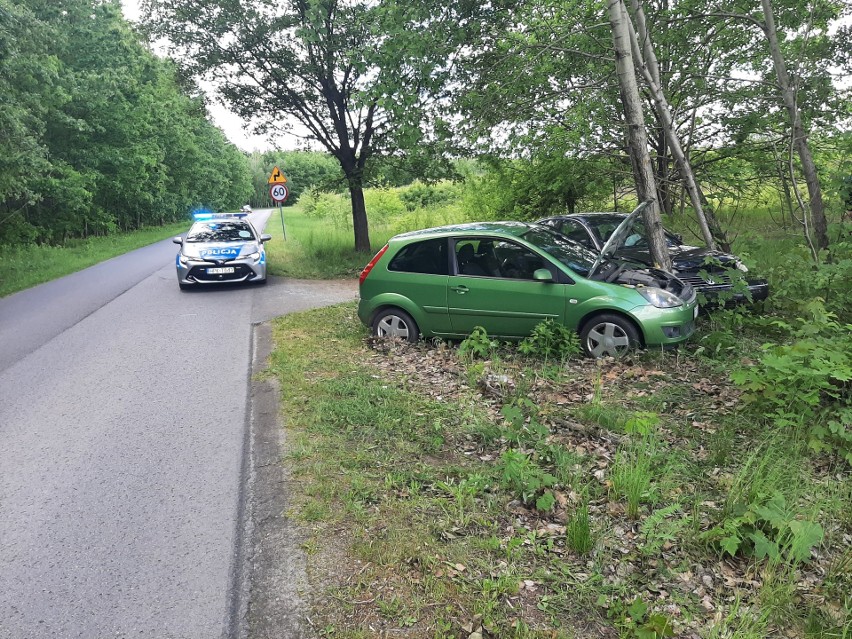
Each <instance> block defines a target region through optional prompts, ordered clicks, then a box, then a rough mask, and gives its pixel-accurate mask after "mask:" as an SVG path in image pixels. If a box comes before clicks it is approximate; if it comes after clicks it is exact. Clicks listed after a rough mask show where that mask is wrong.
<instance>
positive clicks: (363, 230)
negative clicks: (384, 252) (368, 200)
mask: <svg viewBox="0 0 852 639" xmlns="http://www.w3.org/2000/svg"><path fill="white" fill-rule="evenodd" d="M349 199H350V200H351V201H352V228H353V229H354V231H355V250H356V251H361V252H363V253H369V252H370V232H369V229H368V228H367V207H366V205H365V204H364V187H363V186H362V185H361V184H360V183H356V182H355V181H352V180H350V182H349Z"/></svg>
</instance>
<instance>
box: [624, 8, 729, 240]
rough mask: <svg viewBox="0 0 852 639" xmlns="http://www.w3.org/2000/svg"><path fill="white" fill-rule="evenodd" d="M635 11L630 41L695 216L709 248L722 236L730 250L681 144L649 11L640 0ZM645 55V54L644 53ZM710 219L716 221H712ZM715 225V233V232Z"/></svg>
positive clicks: (631, 24) (630, 24)
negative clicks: (665, 90) (650, 29)
mask: <svg viewBox="0 0 852 639" xmlns="http://www.w3.org/2000/svg"><path fill="white" fill-rule="evenodd" d="M631 5H632V7H633V12H634V14H635V15H636V23H637V25H638V28H639V29H638V30H639V34H638V35H637V33H636V30H635V29H634V28H633V23H632V22H631V23H629V24H628V33H629V35H630V44H631V47H632V49H633V53H634V56H635V58H636V60H635V62H637V68H638V69H639V71H640V72H641V73H642V76H643V77H644V78H645V82H646V83H647V84H648V88H649V89H650V90H651V96H652V97H653V99H654V103H655V104H656V107H657V113H658V114H659V116H660V124H661V125H662V127H663V132H664V134H665V139H666V141H667V142H668V145H669V147H670V148H671V152H672V157H673V158H674V160H675V162H676V163H677V167H678V170H679V171H680V174H681V179H683V185H684V188H685V189H686V192H687V193H688V194H689V200H690V202H691V204H692V208H693V210H694V211H695V217H696V218H697V219H698V226H699V227H700V229H701V235H702V237H703V238H704V242H705V243H706V244H707V248H709V249H711V250H715V249H716V237H718V238H719V240H720V241H721V243H722V244H723V245H724V248H725V249H726V250H729V246H728V242H727V239H726V238H725V235H724V232H723V231H722V228H721V226H720V225H719V224H718V222H717V221H716V219H715V217H714V216H713V215H712V212H711V211H710V209H709V208H708V209H707V210H706V211H705V207H704V204H705V202H706V198H705V197H704V194H703V193H701V189H700V188H699V187H698V183H697V182H696V181H695V175H694V174H693V172H692V165H691V164H690V163H689V160H687V158H686V155H685V154H684V152H683V147H682V146H681V144H680V139H679V138H678V136H677V133H676V131H675V128H674V118H673V117H672V112H671V107H670V106H669V103H668V100H667V99H666V96H665V94H664V93H663V87H662V81H661V79H660V67H659V64H658V63H657V55H656V54H655V53H654V46H653V44H652V43H651V36H650V34H649V33H648V27H647V25H646V22H645V12H644V10H643V9H642V5H641V3H640V0H631ZM639 37H641V40H642V45H643V48H642V50H640V48H639ZM643 54H644V55H643ZM709 220H712V221H710V222H709ZM711 226H712V227H713V232H711Z"/></svg>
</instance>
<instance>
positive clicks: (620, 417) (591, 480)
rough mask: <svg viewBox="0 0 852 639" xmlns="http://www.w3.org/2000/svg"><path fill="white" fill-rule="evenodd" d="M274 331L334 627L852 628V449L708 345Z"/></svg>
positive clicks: (682, 632) (314, 569)
mask: <svg viewBox="0 0 852 639" xmlns="http://www.w3.org/2000/svg"><path fill="white" fill-rule="evenodd" d="M274 335H275V340H276V350H275V352H274V354H273V358H272V364H271V369H270V370H271V371H272V373H273V374H275V375H277V376H278V377H279V379H280V381H281V386H282V389H283V411H284V415H285V416H286V423H287V428H288V429H289V430H290V436H289V437H288V441H289V445H288V450H287V451H286V460H285V463H287V464H289V465H291V466H292V468H293V472H294V476H295V478H297V479H299V480H300V482H301V485H302V490H301V492H300V494H299V495H297V496H296V504H297V505H296V506H295V507H294V509H293V512H291V513H290V514H291V516H293V517H294V518H296V519H297V520H299V521H301V523H302V525H303V526H304V527H305V530H306V531H307V532H306V538H307V542H306V543H305V548H306V550H307V551H308V555H309V562H310V565H309V575H310V578H311V579H312V581H313V583H314V585H315V586H316V589H315V599H314V601H313V613H312V617H311V620H312V623H313V624H314V627H315V629H316V631H317V634H319V635H320V636H326V637H352V638H355V637H373V636H403V637H466V638H468V637H476V636H477V633H478V636H481V637H521V638H526V637H549V638H554V637H556V638H562V637H564V638H567V637H628V638H640V637H667V636H685V637H705V636H713V637H773V636H779V637H780V636H784V637H813V638H817V637H824V638H828V637H848V636H850V632H852V614H850V611H849V610H850V603H852V598H850V595H849V592H852V590H850V585H852V561H850V557H852V555H850V553H849V550H848V548H849V547H850V540H852V520H850V516H849V509H848V504H849V503H851V502H850V499H852V480H851V479H850V476H849V473H848V468H846V467H844V466H842V465H839V466H838V465H834V464H833V463H831V461H830V460H828V459H827V458H821V457H813V456H812V455H809V454H808V453H807V452H806V451H805V448H804V445H803V443H802V442H801V441H800V439H798V438H797V437H796V434H795V433H783V432H779V431H772V432H767V431H766V430H765V429H764V428H763V427H761V426H758V425H755V424H752V423H750V422H749V421H748V420H747V419H745V417H744V415H745V413H743V412H741V411H740V394H739V391H738V390H737V389H735V388H733V387H732V386H731V385H730V384H729V383H728V382H727V377H726V375H725V374H724V373H723V372H719V371H715V370H714V369H713V367H712V366H710V365H709V364H708V363H707V362H705V361H704V360H702V359H701V358H698V357H694V356H689V354H688V353H683V352H676V353H663V354H659V353H657V354H653V353H646V354H644V355H636V356H633V357H632V358H630V359H628V360H624V361H619V362H591V361H587V360H582V361H577V362H574V361H564V362H554V361H553V360H550V361H545V362H541V361H538V360H531V359H529V358H522V357H520V356H518V354H517V350H516V349H515V347H507V346H500V347H497V348H494V349H492V350H491V351H490V352H489V353H487V354H486V357H485V358H475V357H472V356H470V355H467V356H459V352H458V350H457V349H455V348H453V347H449V346H446V345H443V344H432V343H424V344H419V345H414V346H410V345H404V344H396V343H386V342H375V341H373V340H365V338H366V330H365V329H363V328H362V327H361V325H360V323H359V322H358V319H357V317H356V315H355V309H354V306H353V305H352V304H347V305H342V306H337V307H332V308H327V309H321V310H317V311H311V312H309V313H304V314H298V315H291V316H287V317H284V318H280V319H279V320H277V321H276V324H275V333H274ZM817 526H819V529H820V531H821V533H822V534H819V535H817V534H816V532H817V528H816V527H817ZM734 537H736V538H737V540H738V546H737V547H736V548H734V547H733V546H732V543H733V541H732V539H733V538H734ZM773 544H775V546H774V551H773ZM726 548H728V551H726V550H725V549H726Z"/></svg>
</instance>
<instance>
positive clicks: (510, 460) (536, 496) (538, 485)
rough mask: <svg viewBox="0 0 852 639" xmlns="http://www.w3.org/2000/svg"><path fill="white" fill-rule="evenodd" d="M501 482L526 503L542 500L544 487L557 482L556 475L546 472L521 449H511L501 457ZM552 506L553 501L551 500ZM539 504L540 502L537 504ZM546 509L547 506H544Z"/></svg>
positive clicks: (545, 504) (543, 503)
mask: <svg viewBox="0 0 852 639" xmlns="http://www.w3.org/2000/svg"><path fill="white" fill-rule="evenodd" d="M500 466H501V470H502V475H501V483H502V485H503V486H505V487H506V488H507V489H508V490H510V491H511V492H512V493H513V494H515V495H516V496H517V497H518V498H519V499H520V500H521V501H522V502H524V503H525V504H532V503H534V502H539V503H541V505H542V506H547V503H545V502H544V501H541V499H540V498H541V497H542V495H543V493H544V489H546V488H550V487H551V486H553V485H554V484H555V483H556V477H554V476H553V475H551V474H550V473H547V472H545V471H544V470H543V469H542V468H541V467H540V466H539V465H538V464H536V463H535V462H534V461H533V460H531V459H530V458H529V457H527V456H526V455H525V454H523V453H522V452H520V451H517V450H514V449H510V450H507V451H506V452H505V453H503V456H502V457H501V458H500ZM549 504H550V507H552V506H553V501H550V502H549ZM537 505H538V504H537ZM542 509H543V510H546V509H547V508H542Z"/></svg>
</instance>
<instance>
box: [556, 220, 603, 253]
mask: <svg viewBox="0 0 852 639" xmlns="http://www.w3.org/2000/svg"><path fill="white" fill-rule="evenodd" d="M559 230H560V232H561V233H562V234H563V235H565V236H566V237H568V238H570V239H572V240H574V241H575V242H579V243H580V244H582V245H583V246H585V247H586V248H590V249H593V250H597V248H596V247H595V243H594V242H593V241H592V238H591V237H589V232H588V231H587V230H586V227H585V226H583V225H582V224H580V223H579V222H576V221H574V220H565V221H564V222H563V223H562V228H561V229H559Z"/></svg>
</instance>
